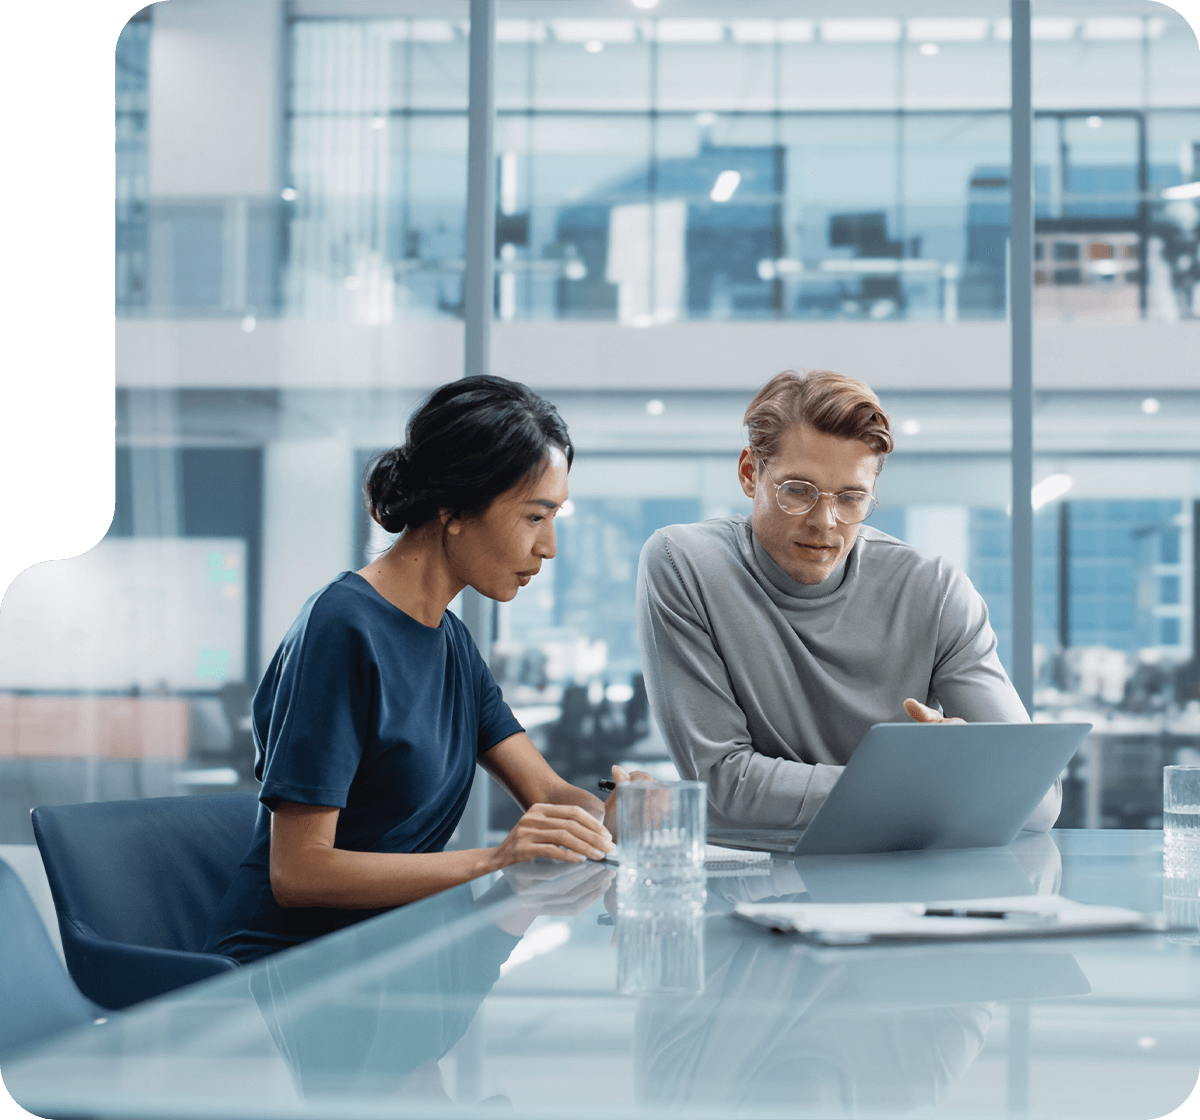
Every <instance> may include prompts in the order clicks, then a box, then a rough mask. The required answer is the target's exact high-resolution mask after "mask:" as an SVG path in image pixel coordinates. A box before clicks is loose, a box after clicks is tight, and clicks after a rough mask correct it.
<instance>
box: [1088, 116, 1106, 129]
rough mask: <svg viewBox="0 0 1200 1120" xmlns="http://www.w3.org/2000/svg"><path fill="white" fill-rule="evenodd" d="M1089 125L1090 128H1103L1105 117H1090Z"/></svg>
mask: <svg viewBox="0 0 1200 1120" xmlns="http://www.w3.org/2000/svg"><path fill="white" fill-rule="evenodd" d="M1087 126H1088V128H1103V127H1104V118H1103V117H1088V119H1087Z"/></svg>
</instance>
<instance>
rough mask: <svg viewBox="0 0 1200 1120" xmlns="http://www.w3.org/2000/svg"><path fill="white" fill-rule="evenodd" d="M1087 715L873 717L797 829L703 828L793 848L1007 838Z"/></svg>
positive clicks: (980, 842)
mask: <svg viewBox="0 0 1200 1120" xmlns="http://www.w3.org/2000/svg"><path fill="white" fill-rule="evenodd" d="M1091 729H1092V725H1091V724H1090V723H966V724H957V723H952V724H939V725H931V724H921V723H877V724H876V725H875V726H874V727H872V728H871V730H870V731H868V732H867V734H866V735H865V736H864V737H863V741H862V742H861V743H859V745H858V747H857V748H856V749H855V751H854V754H853V755H852V756H851V758H850V761H849V763H847V765H846V768H845V769H844V770H843V771H842V775H841V777H840V778H838V780H837V782H836V783H835V784H834V787H833V789H832V790H830V792H829V796H828V797H826V798H825V803H824V804H823V805H822V806H821V808H820V809H818V810H817V814H816V816H814V817H813V819H812V821H811V822H810V824H809V826H808V827H807V828H806V829H804V831H803V832H790V833H789V832H781V831H777V832H772V831H769V830H762V829H724V828H721V829H716V828H714V829H709V834H708V838H709V840H710V842H712V843H714V844H725V845H728V846H730V847H737V848H758V849H766V850H768V851H789V852H793V853H794V854H796V855H822V854H825V855H845V854H851V853H857V852H894V851H905V850H909V849H915V848H992V847H1001V846H1003V845H1005V844H1010V843H1012V841H1013V840H1014V839H1015V838H1016V835H1017V833H1018V832H1020V831H1021V826H1022V825H1023V824H1024V823H1025V822H1026V821H1027V820H1028V819H1029V815H1030V813H1032V812H1033V810H1034V809H1035V808H1036V807H1037V804H1038V802H1039V801H1041V799H1042V797H1043V796H1044V795H1045V793H1046V791H1047V790H1048V789H1049V788H1050V787H1051V786H1052V785H1053V784H1054V779H1055V778H1057V777H1058V775H1059V774H1060V773H1062V771H1063V769H1064V768H1065V767H1066V765H1067V763H1068V762H1070V761H1071V758H1072V757H1073V756H1074V754H1075V752H1076V751H1077V750H1078V749H1079V747H1080V744H1081V743H1082V742H1083V740H1084V737H1085V736H1086V735H1087V733H1088V732H1089V731H1090V730H1091Z"/></svg>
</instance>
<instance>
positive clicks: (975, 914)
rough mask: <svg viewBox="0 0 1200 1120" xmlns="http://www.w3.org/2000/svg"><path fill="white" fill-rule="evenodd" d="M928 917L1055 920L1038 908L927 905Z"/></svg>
mask: <svg viewBox="0 0 1200 1120" xmlns="http://www.w3.org/2000/svg"><path fill="white" fill-rule="evenodd" d="M921 914H922V915H923V916H924V917H926V918H995V919H996V920H998V921H1004V920H1005V919H1006V918H1040V919H1042V920H1043V921H1053V920H1054V917H1055V916H1054V915H1053V914H1042V913H1039V912H1038V911H1036V910H967V909H963V908H961V907H955V908H946V909H943V908H939V907H936V906H926V907H924V908H923V909H922V910H921Z"/></svg>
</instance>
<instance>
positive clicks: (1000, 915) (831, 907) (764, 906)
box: [734, 895, 1167, 946]
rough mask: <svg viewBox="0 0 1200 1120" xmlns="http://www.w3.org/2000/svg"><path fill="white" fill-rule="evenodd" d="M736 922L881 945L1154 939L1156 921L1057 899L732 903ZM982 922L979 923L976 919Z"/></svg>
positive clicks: (815, 940) (810, 937) (1159, 921)
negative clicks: (1110, 937) (1116, 937)
mask: <svg viewBox="0 0 1200 1120" xmlns="http://www.w3.org/2000/svg"><path fill="white" fill-rule="evenodd" d="M734 913H735V914H736V915H737V917H739V918H741V919H742V920H744V921H747V922H750V923H752V924H754V925H757V926H761V927H763V928H765V929H768V930H771V931H772V932H775V933H786V934H793V935H795V936H798V937H800V938H802V939H803V940H805V941H807V942H810V943H811V944H814V945H836V946H849V945H883V944H903V943H912V942H930V941H991V940H1007V939H1011V938H1030V937H1078V936H1083V935H1090V934H1110V933H1161V932H1162V931H1164V930H1165V929H1167V924H1166V922H1165V921H1164V919H1163V916H1162V915H1161V914H1143V913H1140V912H1139V911H1137V910H1125V909H1122V908H1121V907H1118V906H1091V905H1085V904H1083V903H1079V902H1072V901H1071V900H1070V899H1067V898H1063V897H1061V896H1060V895H1014V896H1010V897H1005V898H983V899H980V898H972V899H957V900H950V901H945V902H929V903H925V902H888V903H875V902H851V903H829V902H781V903H771V902H739V903H737V905H736V906H735V908H734ZM984 915H987V916H984Z"/></svg>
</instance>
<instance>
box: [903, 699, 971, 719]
mask: <svg viewBox="0 0 1200 1120" xmlns="http://www.w3.org/2000/svg"><path fill="white" fill-rule="evenodd" d="M904 710H905V711H906V712H907V713H908V714H909V716H910V717H911V718H912V719H915V720H916V721H917V723H966V722H967V721H966V720H965V719H959V718H958V716H944V715H942V713H941V712H939V711H937V709H935V708H931V707H929V706H928V705H927V704H922V703H921V702H920V700H912V699H909V700H905V701H904Z"/></svg>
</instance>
